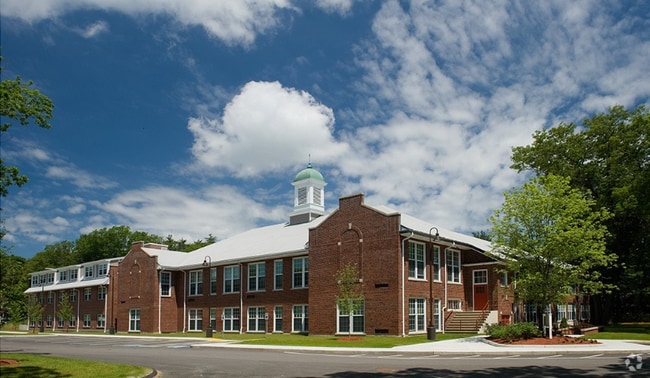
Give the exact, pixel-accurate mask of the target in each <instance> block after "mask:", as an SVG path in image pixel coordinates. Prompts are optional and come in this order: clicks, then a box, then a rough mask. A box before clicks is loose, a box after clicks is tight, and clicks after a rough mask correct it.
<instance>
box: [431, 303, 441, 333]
mask: <svg viewBox="0 0 650 378" xmlns="http://www.w3.org/2000/svg"><path fill="white" fill-rule="evenodd" d="M433 324H434V325H435V327H436V329H437V330H439V329H440V299H434V300H433Z"/></svg>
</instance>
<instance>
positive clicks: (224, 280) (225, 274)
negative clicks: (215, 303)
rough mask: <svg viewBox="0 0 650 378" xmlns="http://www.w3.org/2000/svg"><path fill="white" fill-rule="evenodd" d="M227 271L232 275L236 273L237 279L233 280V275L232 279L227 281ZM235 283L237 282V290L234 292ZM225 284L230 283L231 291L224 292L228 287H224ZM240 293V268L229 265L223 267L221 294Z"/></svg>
mask: <svg viewBox="0 0 650 378" xmlns="http://www.w3.org/2000/svg"><path fill="white" fill-rule="evenodd" d="M228 271H232V272H233V273H235V272H236V273H237V278H234V275H233V278H231V279H228V274H227V272H228ZM236 281H239V288H238V289H237V290H235V282H236ZM226 282H231V287H232V290H231V291H226V288H227V287H228V285H226ZM240 291H241V268H240V266H239V265H230V266H226V267H224V268H223V293H224V294H235V293H239V292H240Z"/></svg>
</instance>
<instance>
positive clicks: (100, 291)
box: [97, 286, 106, 301]
mask: <svg viewBox="0 0 650 378" xmlns="http://www.w3.org/2000/svg"><path fill="white" fill-rule="evenodd" d="M104 299H106V286H100V287H99V288H97V300H100V301H103V300H104Z"/></svg>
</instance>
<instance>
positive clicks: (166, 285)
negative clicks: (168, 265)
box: [160, 272, 172, 297]
mask: <svg viewBox="0 0 650 378" xmlns="http://www.w3.org/2000/svg"><path fill="white" fill-rule="evenodd" d="M171 286H172V272H160V295H161V296H163V297H169V296H171Z"/></svg>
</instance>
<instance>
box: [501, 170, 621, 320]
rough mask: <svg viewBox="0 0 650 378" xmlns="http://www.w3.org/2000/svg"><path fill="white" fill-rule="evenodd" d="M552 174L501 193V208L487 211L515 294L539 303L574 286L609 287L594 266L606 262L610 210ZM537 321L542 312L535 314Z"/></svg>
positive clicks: (558, 299)
mask: <svg viewBox="0 0 650 378" xmlns="http://www.w3.org/2000/svg"><path fill="white" fill-rule="evenodd" d="M594 207H595V201H594V200H591V199H588V198H585V197H584V196H583V194H582V193H581V192H580V191H579V190H577V189H573V188H571V186H570V183H569V179H568V178H563V177H559V176H555V175H547V176H537V177H533V178H532V179H531V180H530V181H529V182H527V183H526V184H524V185H523V186H522V187H520V188H517V189H513V190H512V191H510V192H508V193H505V201H504V203H503V207H502V208H501V209H498V210H495V211H494V214H493V215H492V216H491V217H490V219H489V220H490V223H492V229H491V231H490V234H491V237H492V241H493V243H494V244H495V248H494V249H493V251H492V253H493V254H495V255H496V256H498V257H499V258H501V259H503V261H504V262H505V264H506V269H507V270H508V271H510V272H513V273H515V275H516V277H517V278H516V285H515V289H514V290H515V292H516V295H517V296H518V297H519V298H520V299H522V300H523V301H525V302H528V303H534V304H536V305H537V306H538V307H539V306H542V305H547V304H558V303H561V302H562V301H563V300H564V299H565V298H567V297H569V296H571V295H573V293H574V290H575V288H576V287H579V288H580V290H581V291H583V292H585V293H589V294H593V293H599V292H601V291H603V290H609V289H611V288H612V285H611V284H607V283H605V282H603V280H602V276H601V274H600V272H599V270H598V268H601V267H607V266H609V265H611V264H612V263H613V262H614V261H615V259H616V255H614V254H611V253H607V252H606V249H605V240H606V237H607V229H606V228H605V226H604V225H603V224H602V222H603V221H605V220H607V219H608V217H609V213H608V212H607V210H605V209H601V210H594ZM539 320H540V322H541V320H542V319H541V317H539Z"/></svg>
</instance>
